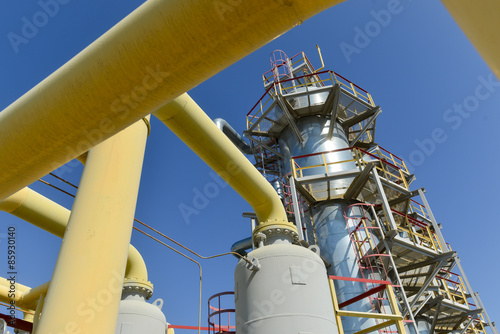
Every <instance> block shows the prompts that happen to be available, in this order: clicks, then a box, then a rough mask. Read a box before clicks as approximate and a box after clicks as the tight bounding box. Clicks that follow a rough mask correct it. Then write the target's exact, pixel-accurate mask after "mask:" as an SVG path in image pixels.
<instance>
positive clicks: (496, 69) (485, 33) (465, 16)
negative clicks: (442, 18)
mask: <svg viewBox="0 0 500 334" xmlns="http://www.w3.org/2000/svg"><path fill="white" fill-rule="evenodd" d="M441 1H442V3H443V4H444V5H445V7H446V9H447V10H448V12H450V14H451V16H453V19H454V20H455V21H456V22H457V23H458V25H459V26H460V28H461V29H462V30H463V31H464V33H465V35H467V37H468V38H469V40H470V41H471V42H472V44H473V45H474V47H475V48H476V50H477V51H478V52H479V54H480V55H481V56H482V57H483V59H484V61H486V63H487V64H488V65H489V66H490V68H491V70H492V71H493V73H495V75H496V76H497V78H498V79H500V43H498V31H500V21H499V20H498V13H500V1H498V0H483V1H470V0H441Z"/></svg>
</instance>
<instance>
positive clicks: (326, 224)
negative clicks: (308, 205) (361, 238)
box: [313, 200, 376, 334]
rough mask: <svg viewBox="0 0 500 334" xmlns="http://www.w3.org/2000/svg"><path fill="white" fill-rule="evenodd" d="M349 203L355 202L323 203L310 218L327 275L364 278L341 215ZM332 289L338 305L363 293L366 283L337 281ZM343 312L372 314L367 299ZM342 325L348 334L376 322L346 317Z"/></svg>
mask: <svg viewBox="0 0 500 334" xmlns="http://www.w3.org/2000/svg"><path fill="white" fill-rule="evenodd" d="M352 203H354V202H345V201H342V200H336V201H331V202H323V203H322V204H320V205H318V206H316V207H315V208H314V209H313V217H314V222H315V224H316V233H317V237H318V246H319V247H320V249H321V255H322V256H323V257H324V258H325V259H326V261H328V262H329V263H330V264H331V266H330V267H329V268H328V274H329V275H335V276H343V277H353V278H363V275H362V273H361V269H360V268H359V265H358V263H357V257H356V253H355V250H354V247H353V245H352V242H351V240H350V238H349V231H348V229H347V226H346V220H345V218H344V215H343V212H344V210H345V209H346V208H347V207H348V206H349V205H350V204H352ZM335 288H336V290H337V298H338V302H339V303H342V302H344V301H346V300H349V299H351V298H353V297H356V296H359V295H360V294H362V293H364V292H366V287H365V284H364V283H362V282H352V281H341V280H338V281H335ZM343 309H344V310H349V311H358V312H371V311H372V308H371V305H370V302H369V300H368V299H366V298H365V299H363V300H360V301H358V302H356V303H353V304H351V305H348V306H346V307H345V308H343ZM342 325H343V327H344V333H346V334H350V333H355V332H357V331H360V330H362V329H365V328H368V327H371V326H374V325H376V321H375V320H374V319H369V318H354V317H345V318H344V319H343V321H342Z"/></svg>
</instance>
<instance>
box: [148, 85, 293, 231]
mask: <svg viewBox="0 0 500 334" xmlns="http://www.w3.org/2000/svg"><path fill="white" fill-rule="evenodd" d="M154 116H156V117H157V118H158V119H159V120H160V121H162V122H163V123H164V124H165V125H166V126H168V127H169V128H170V130H172V132H173V133H175V134H176V135H177V137H179V138H180V139H181V140H182V141H183V142H184V143H185V144H186V145H187V146H189V148H191V149H192V150H193V151H194V152H195V153H196V154H197V155H198V156H199V157H200V158H201V159H203V161H205V162H206V163H207V164H208V165H209V166H210V167H211V168H212V169H213V170H214V171H215V172H216V173H217V174H219V176H220V177H221V178H223V179H224V180H225V181H226V182H227V183H228V184H229V185H230V186H231V187H232V188H233V189H234V190H236V192H237V193H238V194H240V195H241V197H243V198H244V199H245V200H246V201H247V202H248V203H249V204H250V205H251V206H252V208H253V209H254V211H255V214H256V215H257V218H258V220H259V225H258V226H257V227H256V228H255V230H254V235H255V234H256V233H258V232H261V231H263V230H265V231H268V230H270V229H273V230H275V229H276V228H281V229H285V230H287V231H288V232H287V233H291V232H292V233H295V235H296V228H295V226H294V225H293V224H291V223H289V222H288V219H287V215H286V212H285V209H284V208H283V204H282V203H281V200H280V198H279V196H278V194H277V193H276V191H275V190H274V188H273V187H272V186H271V184H270V183H269V182H267V180H266V179H265V178H264V177H263V176H262V174H260V173H259V171H258V170H257V169H256V168H255V167H254V166H253V165H252V163H251V162H250V161H249V160H248V159H247V158H246V157H245V156H244V155H243V153H241V152H240V150H238V148H237V147H236V146H234V144H233V143H232V142H231V141H230V140H229V139H228V138H227V137H226V136H225V135H224V133H222V132H221V131H220V130H219V129H218V128H217V126H216V125H215V124H214V123H213V122H212V120H211V119H210V118H209V117H208V116H207V115H206V114H205V113H204V112H203V110H202V109H201V108H200V107H199V106H198V104H196V102H195V101H194V100H193V99H192V98H191V97H190V96H189V95H188V94H187V93H184V94H182V95H181V96H179V97H177V98H176V99H174V100H173V101H172V102H170V103H169V104H167V105H165V106H163V107H162V108H160V109H158V110H157V111H156V112H155V113H154Z"/></svg>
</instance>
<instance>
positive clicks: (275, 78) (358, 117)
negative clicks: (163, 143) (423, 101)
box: [244, 51, 498, 334]
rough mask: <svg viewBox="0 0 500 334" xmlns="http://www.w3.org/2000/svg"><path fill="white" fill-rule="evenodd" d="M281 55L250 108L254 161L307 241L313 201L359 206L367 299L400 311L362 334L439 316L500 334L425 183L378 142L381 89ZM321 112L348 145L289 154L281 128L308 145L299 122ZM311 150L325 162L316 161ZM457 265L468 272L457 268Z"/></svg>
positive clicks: (352, 232)
mask: <svg viewBox="0 0 500 334" xmlns="http://www.w3.org/2000/svg"><path fill="white" fill-rule="evenodd" d="M272 57H274V62H273V59H272V61H271V63H272V65H273V69H271V70H270V71H267V72H266V73H264V74H263V82H264V87H265V93H264V94H263V95H262V97H261V98H260V99H259V100H258V101H257V103H256V104H255V105H254V106H253V107H252V109H251V110H250V111H249V112H248V113H247V116H246V123H247V130H246V131H245V132H244V134H245V136H246V137H247V138H248V139H249V140H250V141H251V143H252V145H253V147H254V152H255V153H254V158H255V162H256V164H255V166H256V167H257V168H258V169H259V170H260V171H261V173H262V174H263V175H265V176H266V177H267V178H268V180H270V181H272V182H278V184H279V186H278V187H279V188H280V189H281V190H282V200H283V203H284V206H285V208H286V210H287V213H288V214H289V216H290V218H291V220H293V221H295V223H296V225H297V227H298V228H299V232H302V233H299V234H301V235H300V236H299V237H300V239H301V241H300V242H301V243H302V244H303V245H305V246H308V245H313V244H316V243H317V237H316V228H315V223H314V219H313V217H312V214H311V208H313V207H314V206H316V205H318V204H319V203H324V202H326V201H332V200H347V201H356V202H358V203H359V204H357V205H356V207H357V209H358V211H359V213H360V214H359V215H355V216H351V215H350V214H349V213H347V212H345V213H344V215H345V218H346V223H347V227H348V229H349V237H350V240H351V244H352V245H353V247H355V248H356V255H357V263H358V265H359V267H360V269H361V270H360V271H361V272H362V273H367V274H366V275H365V276H366V277H363V278H362V279H363V280H364V282H365V286H366V291H365V293H363V294H361V295H360V296H359V298H368V299H369V300H370V303H371V305H372V313H370V314H371V316H374V317H375V314H379V313H377V312H380V311H381V310H383V309H384V308H387V305H388V304H387V303H388V302H389V301H390V303H389V304H390V307H389V308H388V309H390V312H392V313H382V315H380V314H379V315H376V317H381V318H383V319H384V322H381V323H380V324H379V325H380V327H378V328H371V329H370V330H363V331H361V332H358V334H360V333H368V332H370V331H374V330H379V332H386V333H387V332H390V331H391V330H390V329H387V328H386V329H385V330H382V329H383V328H384V327H389V328H396V331H397V332H399V333H404V327H403V326H402V323H403V322H405V323H407V325H413V327H414V328H415V330H416V331H417V332H418V329H417V326H416V324H415V317H417V316H418V317H422V316H424V317H426V318H427V319H432V324H431V332H436V333H448V332H451V331H453V332H458V333H486V329H485V328H486V327H487V326H490V328H491V330H492V331H493V332H494V333H495V334H497V333H498V332H497V330H496V328H495V326H494V323H493V322H491V320H490V319H489V317H488V315H487V313H486V311H485V310H484V307H482V303H481V300H480V298H479V295H478V294H477V293H475V292H473V290H472V288H471V287H470V284H469V283H468V281H467V278H466V276H465V273H464V272H463V270H462V267H461V265H460V260H459V258H458V257H457V254H456V252H455V251H453V250H452V249H451V247H450V245H449V244H447V243H446V242H445V240H444V237H443V235H442V233H441V225H440V224H439V223H438V222H437V221H436V219H435V217H434V215H433V214H432V211H431V209H430V206H429V203H428V202H427V199H426V197H425V189H423V188H421V189H416V190H412V189H411V184H412V182H413V181H414V179H415V176H414V175H413V174H411V173H410V171H409V170H408V168H407V166H406V164H405V162H404V161H403V159H401V158H400V157H398V156H397V155H395V154H393V153H391V152H390V151H389V150H387V149H385V148H382V147H381V146H379V145H378V144H377V143H376V142H375V141H374V138H375V126H376V119H377V117H378V115H379V114H380V113H381V109H380V107H378V106H376V104H375V103H374V101H373V98H372V96H371V95H370V94H369V93H368V92H367V91H366V90H364V89H362V88H361V87H359V86H358V85H356V84H354V83H353V82H351V81H350V80H348V79H346V78H345V77H344V76H341V75H340V74H338V73H337V72H334V71H329V70H322V69H323V68H321V69H320V70H319V71H318V70H315V69H314V68H313V66H312V65H311V62H310V61H309V59H308V58H307V57H306V56H305V54H304V53H303V52H301V53H298V54H297V55H295V56H293V57H291V58H287V57H286V55H285V54H284V53H283V52H282V51H280V52H278V53H276V54H273V55H272ZM313 115H314V116H317V117H323V118H326V119H329V120H330V123H329V128H327V130H326V131H327V135H326V137H327V138H328V139H331V138H332V135H333V132H334V124H335V123H338V124H340V126H341V127H342V129H343V130H344V132H345V133H346V136H347V140H348V143H349V147H347V148H344V149H339V150H330V151H324V152H315V153H311V154H306V155H301V156H294V157H292V158H291V159H290V161H284V155H283V153H282V152H281V150H280V143H279V140H278V139H279V136H280V133H281V132H282V131H283V130H284V129H285V128H289V129H291V130H292V131H293V133H294V134H295V136H296V138H297V140H298V142H300V143H302V141H303V140H304V138H302V135H301V133H300V131H299V130H298V128H297V125H296V122H297V120H298V119H300V118H301V117H304V116H313ZM339 152H343V153H346V152H348V153H350V154H349V157H348V158H346V159H340V160H339V159H337V160H334V161H331V160H332V159H330V160H329V159H327V157H329V156H332V154H338V153H339ZM311 156H316V157H317V158H318V159H317V160H316V161H318V160H319V161H322V162H320V163H315V164H308V163H307V161H308V158H310V157H311ZM288 163H289V164H290V166H291V172H290V173H288V174H286V175H284V174H283V172H282V166H283V165H284V164H288ZM353 165H354V166H355V167H354V168H344V167H345V166H353ZM341 166H342V168H340V167H341ZM346 178H349V179H351V180H352V182H350V184H349V185H348V186H344V187H338V186H337V187H336V186H335V185H336V184H337V183H336V181H337V180H341V179H346ZM456 267H458V271H459V273H456V272H454V271H453V270H454V268H456ZM376 276H378V277H379V281H383V282H384V283H383V284H382V285H380V284H379V285H378V287H375V286H374V285H373V284H374V282H371V281H370V280H372V281H373V279H374V277H376ZM331 279H339V280H343V279H353V278H346V277H335V278H330V280H331ZM330 283H331V284H330V286H331V287H332V298H333V302H334V306H335V310H336V313H337V317H338V320H339V331H340V333H342V329H341V327H342V324H341V319H342V318H343V317H346V316H352V314H347V313H346V312H345V311H342V307H341V306H342V305H343V304H341V305H338V303H337V302H336V297H335V291H334V289H335V288H334V285H333V283H332V281H330ZM378 283H380V282H378ZM381 286H383V287H384V289H383V290H384V291H385V292H386V295H385V297H381V295H380V294H381V291H382V290H376V291H375V290H373V289H382V288H381ZM373 291H375V292H373ZM391 295H392V296H393V297H394V300H391V298H392V297H391ZM356 316H366V315H359V314H358V315H356ZM384 316H385V318H384ZM384 324H385V325H384ZM389 325H391V326H393V325H397V326H396V327H394V326H393V327H390V326H389Z"/></svg>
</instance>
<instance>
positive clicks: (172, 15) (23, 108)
mask: <svg viewBox="0 0 500 334" xmlns="http://www.w3.org/2000/svg"><path fill="white" fill-rule="evenodd" d="M342 1H343V0H315V1H310V0H286V1H285V0H279V1H268V0H252V1H239V0H238V1H221V0H215V1H203V0H169V1H165V0H149V1H146V2H144V3H143V4H142V5H141V6H140V7H139V8H137V9H136V10H135V11H133V12H132V13H131V14H130V15H128V16H127V17H125V18H124V19H123V20H122V21H120V22H119V23H118V24H116V25H115V26H114V27H113V28H111V29H110V30H109V31H108V32H106V33H105V34H104V35H103V36H101V37H100V38H98V39H97V40H96V41H95V42H93V43H92V44H91V45H89V46H88V47H87V48H85V49H84V50H83V51H81V52H80V53H79V54H78V55H76V56H75V57H74V58H73V59H71V60H70V61H68V62H67V63H66V64H64V65H63V66H62V67H61V68H59V69H58V70H57V71H55V72H54V73H53V74H51V75H50V76H49V77H47V78H46V79H45V80H43V81H42V82H41V83H39V84H38V85H37V86H35V87H34V88H33V89H31V90H30V91H28V92H27V93H26V94H24V95H23V96H22V97H20V98H19V99H18V100H17V101H15V102H14V103H12V104H11V105H10V106H8V107H7V108H6V109H5V110H4V111H2V112H1V113H0V170H1V171H2V173H1V174H0V199H3V198H5V197H7V196H9V195H11V194H13V193H14V192H16V191H18V190H20V189H22V188H23V187H25V186H27V185H29V184H31V183H32V182H34V181H36V180H37V179H38V178H40V177H42V176H44V175H46V174H47V173H49V172H50V171H52V170H54V169H56V168H57V167H59V166H61V165H63V164H64V163H66V162H68V161H70V160H72V159H73V158H76V157H77V156H79V155H81V154H82V153H84V152H86V151H88V150H89V149H90V148H92V147H93V146H95V145H96V144H98V143H100V142H102V141H103V140H105V139H106V138H109V137H111V136H112V135H113V134H115V133H117V132H119V131H120V130H122V129H124V128H125V127H127V126H129V125H130V124H132V123H134V122H136V121H137V120H139V119H140V118H142V117H144V116H146V115H148V114H150V113H151V112H153V111H154V110H156V109H158V108H160V107H161V106H163V105H165V104H166V103H168V102H169V101H171V100H172V99H173V98H175V97H176V96H179V95H181V94H182V93H184V92H186V91H188V90H189V89H191V88H193V87H195V86H197V85H198V84H200V83H201V82H203V81H204V80H207V79H208V78H210V77H211V76H213V75H215V74H216V73H218V72H220V71H221V70H223V69H224V68H226V67H228V66H229V65H231V64H233V63H235V62H236V61H238V60H240V59H241V58H243V57H245V56H246V55H248V54H250V53H251V52H253V51H255V50H257V49H258V48H260V47H261V46H263V45H265V44H266V43H268V42H270V41H271V40H273V39H274V38H276V37H278V36H279V35H281V34H283V33H285V32H286V31H287V30H289V29H291V28H293V27H294V26H296V25H298V24H301V23H302V22H303V21H305V20H306V19H308V18H309V17H311V16H313V15H315V14H317V13H319V12H321V11H323V10H325V9H327V8H328V7H331V6H333V5H335V4H337V3H340V2H342Z"/></svg>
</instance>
